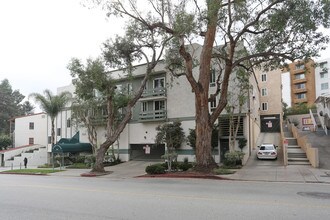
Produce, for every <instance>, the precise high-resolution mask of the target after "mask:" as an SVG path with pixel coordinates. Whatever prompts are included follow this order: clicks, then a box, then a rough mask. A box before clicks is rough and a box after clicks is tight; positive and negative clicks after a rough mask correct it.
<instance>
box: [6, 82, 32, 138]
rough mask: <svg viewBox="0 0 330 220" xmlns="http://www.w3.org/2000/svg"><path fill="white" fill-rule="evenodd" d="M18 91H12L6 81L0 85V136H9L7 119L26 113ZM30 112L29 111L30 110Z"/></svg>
mask: <svg viewBox="0 0 330 220" xmlns="http://www.w3.org/2000/svg"><path fill="white" fill-rule="evenodd" d="M24 97H25V96H24V95H22V94H21V93H20V92H19V90H13V89H12V87H11V85H10V83H9V81H8V79H4V80H2V81H1V83H0V134H9V119H11V118H13V117H15V116H21V115H24V114H25V113H26V111H25V106H26V105H25V104H23V105H22V104H21V102H22V101H23V99H24ZM30 111H31V110H30Z"/></svg>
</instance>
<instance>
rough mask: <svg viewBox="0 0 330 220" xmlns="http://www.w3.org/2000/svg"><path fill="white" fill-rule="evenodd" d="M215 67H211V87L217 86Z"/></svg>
mask: <svg viewBox="0 0 330 220" xmlns="http://www.w3.org/2000/svg"><path fill="white" fill-rule="evenodd" d="M215 82H216V79H215V69H211V71H210V87H214V86H215Z"/></svg>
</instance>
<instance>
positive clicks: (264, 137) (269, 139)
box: [245, 133, 283, 168]
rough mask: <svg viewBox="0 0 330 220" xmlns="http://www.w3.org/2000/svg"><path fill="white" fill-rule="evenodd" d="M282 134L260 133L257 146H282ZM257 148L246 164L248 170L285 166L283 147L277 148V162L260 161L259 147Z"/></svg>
mask: <svg viewBox="0 0 330 220" xmlns="http://www.w3.org/2000/svg"><path fill="white" fill-rule="evenodd" d="M280 140H281V139H280V133H260V135H259V137H258V140H257V146H260V145H261V144H262V143H272V144H275V145H276V146H279V145H280ZM257 146H255V147H254V148H253V150H252V155H251V156H250V158H249V159H248V161H247V163H246V164H245V167H246V168H252V167H257V166H283V152H282V147H278V148H277V152H278V158H277V160H258V158H257V151H258V147H257Z"/></svg>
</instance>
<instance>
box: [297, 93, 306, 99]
mask: <svg viewBox="0 0 330 220" xmlns="http://www.w3.org/2000/svg"><path fill="white" fill-rule="evenodd" d="M296 98H297V99H305V98H306V93H299V94H296Z"/></svg>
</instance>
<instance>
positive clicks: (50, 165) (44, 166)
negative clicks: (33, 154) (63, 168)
mask: <svg viewBox="0 0 330 220" xmlns="http://www.w3.org/2000/svg"><path fill="white" fill-rule="evenodd" d="M59 166H60V165H59V164H57V163H55V164H54V167H59ZM38 168H53V164H49V163H46V164H44V165H39V166H38Z"/></svg>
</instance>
